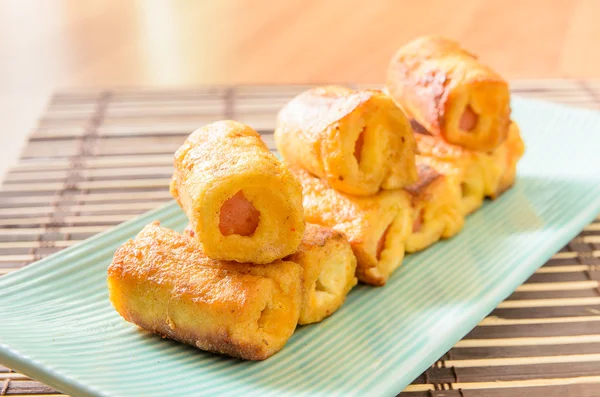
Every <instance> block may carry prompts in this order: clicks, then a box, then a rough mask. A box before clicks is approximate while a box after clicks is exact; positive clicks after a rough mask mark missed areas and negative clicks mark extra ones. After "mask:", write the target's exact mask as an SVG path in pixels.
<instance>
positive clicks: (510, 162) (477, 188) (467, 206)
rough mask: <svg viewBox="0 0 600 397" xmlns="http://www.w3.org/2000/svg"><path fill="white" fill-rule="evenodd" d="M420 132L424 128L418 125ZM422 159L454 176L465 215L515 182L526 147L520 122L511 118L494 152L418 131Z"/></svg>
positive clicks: (436, 168)
mask: <svg viewBox="0 0 600 397" xmlns="http://www.w3.org/2000/svg"><path fill="white" fill-rule="evenodd" d="M415 127H416V128H415V130H416V131H423V130H422V129H421V128H422V127H419V126H417V125H415ZM415 139H416V140H417V147H418V148H419V152H420V153H421V156H420V158H419V162H420V163H422V164H426V165H428V166H430V167H431V168H433V169H435V170H436V171H437V172H439V173H441V174H442V175H445V176H449V177H450V176H452V179H453V180H454V182H455V184H457V185H458V186H459V190H460V192H461V208H462V213H463V214H464V215H466V214H469V213H471V212H473V211H475V210H476V209H477V208H479V207H480V206H481V204H482V203H483V200H484V199H485V198H486V197H490V198H495V197H497V196H498V195H499V194H501V193H502V192H504V191H505V190H506V189H508V188H510V187H511V186H512V184H513V183H514V181H515V177H516V167H517V162H518V161H519V160H520V159H521V157H522V156H523V153H524V151H525V146H524V143H523V140H522V139H521V134H520V131H519V127H518V125H517V123H515V122H514V121H511V124H510V127H509V134H508V137H507V139H506V140H505V141H504V142H503V143H502V145H500V146H498V147H497V148H496V149H495V150H492V151H490V152H478V151H471V150H467V149H464V148H462V147H460V146H455V145H451V144H449V143H446V142H445V141H443V140H442V139H440V138H438V137H435V136H431V135H427V134H423V133H416V134H415Z"/></svg>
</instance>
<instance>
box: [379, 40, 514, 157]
mask: <svg viewBox="0 0 600 397" xmlns="http://www.w3.org/2000/svg"><path fill="white" fill-rule="evenodd" d="M483 83H485V84H486V86H488V87H496V88H497V89H501V90H503V92H508V83H507V82H506V80H505V79H503V78H502V77H501V76H500V75H499V74H498V73H496V72H495V71H493V70H492V69H491V68H489V67H488V66H487V65H484V64H482V63H481V62H480V61H479V60H478V58H477V57H476V56H475V55H473V54H472V53H470V52H468V51H466V50H465V49H463V48H462V47H461V46H460V44H458V43H457V42H455V41H452V40H449V39H446V38H443V37H438V36H425V37H420V38H418V39H415V40H413V41H411V42H409V43H408V44H406V45H405V46H403V47H401V48H400V49H399V50H398V51H397V52H396V54H395V55H394V57H393V59H392V60H391V62H390V64H389V67H388V72H387V83H386V90H387V92H388V93H389V94H390V96H391V97H392V98H393V99H394V101H395V102H396V103H397V104H398V106H399V107H401V108H402V109H403V110H404V112H405V113H406V115H407V116H408V117H409V118H413V119H416V120H417V121H418V124H413V129H415V131H416V132H421V133H425V131H428V132H429V133H430V134H432V135H441V136H443V137H444V138H445V139H449V138H448V134H447V130H446V127H445V123H446V119H447V118H448V115H447V113H448V112H449V111H450V109H451V108H452V103H453V102H452V101H454V100H455V96H456V89H457V87H459V85H462V86H464V87H473V86H476V85H481V84H483ZM507 95H508V94H507ZM507 109H508V112H507V113H506V114H504V113H499V114H498V121H497V123H498V126H497V127H494V130H493V131H494V132H491V133H490V134H489V137H486V138H485V139H484V138H481V139H480V141H478V143H476V144H475V143H469V144H468V146H469V148H470V149H476V150H490V149H493V148H494V147H496V146H498V145H499V144H500V143H502V141H503V140H504V139H505V137H506V131H507V129H508V121H509V118H510V108H507ZM419 125H420V126H423V127H424V130H423V131H421V129H420V128H419ZM496 131H497V132H496ZM452 143H454V144H463V143H464V144H465V145H466V144H467V143H466V142H452ZM471 146H472V147H471Z"/></svg>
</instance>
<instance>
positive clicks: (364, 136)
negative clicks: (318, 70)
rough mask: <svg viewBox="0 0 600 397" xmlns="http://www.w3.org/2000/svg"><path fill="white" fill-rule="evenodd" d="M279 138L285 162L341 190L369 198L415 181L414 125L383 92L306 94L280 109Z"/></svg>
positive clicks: (341, 89) (320, 90)
mask: <svg viewBox="0 0 600 397" xmlns="http://www.w3.org/2000/svg"><path fill="white" fill-rule="evenodd" d="M275 142H276V144H277V149H278V150H279V153H281V155H282V156H283V158H284V159H285V161H286V163H287V164H289V165H290V166H294V167H298V168H304V169H306V170H308V171H309V172H311V173H312V174H313V175H317V176H319V177H320V178H322V179H324V180H326V181H327V182H328V183H329V185H330V186H332V187H333V188H334V189H336V190H339V191H341V192H345V193H349V194H353V195H358V196H367V195H372V194H375V193H377V192H378V191H379V190H380V189H397V188H402V187H404V186H407V185H409V184H411V183H413V182H415V181H416V180H417V170H416V167H415V164H414V162H415V141H414V138H413V134H412V130H411V128H410V124H409V122H408V121H407V119H406V117H405V116H404V114H403V113H402V111H401V110H400V109H398V107H397V106H396V105H395V104H394V102H393V101H392V100H391V99H390V97H389V96H387V95H385V94H383V93H382V92H380V91H375V90H359V91H354V90H351V89H349V88H345V87H338V86H329V87H317V88H313V89H310V90H308V91H306V92H303V93H302V94H300V95H298V96H297V97H296V98H294V99H292V101H290V102H289V103H288V104H287V105H286V106H285V107H284V108H283V109H282V110H281V111H280V112H279V115H278V116H277V128H276V130H275Z"/></svg>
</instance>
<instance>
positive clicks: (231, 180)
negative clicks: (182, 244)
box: [171, 121, 304, 264]
mask: <svg viewBox="0 0 600 397" xmlns="http://www.w3.org/2000/svg"><path fill="white" fill-rule="evenodd" d="M174 165H175V173H174V174H173V179H172V182H171V194H172V195H173V197H174V198H175V199H176V200H177V202H178V203H179V205H180V206H181V207H182V208H183V210H184V211H185V212H186V214H187V216H188V218H189V219H190V222H191V224H192V227H193V229H194V231H195V233H196V238H198V239H199V240H200V242H202V244H203V245H204V251H205V252H206V255H208V256H209V257H211V258H214V259H221V260H233V261H238V262H247V263H258V264H261V263H269V262H272V261H274V260H276V259H280V258H283V257H285V256H286V255H289V254H291V253H293V252H295V251H296V249H297V248H298V245H299V244H300V241H301V240H302V236H303V234H304V218H303V214H302V188H301V186H300V183H299V182H298V180H297V179H296V178H295V177H294V176H293V175H292V174H291V173H290V172H289V171H288V170H287V168H286V167H284V166H283V165H282V164H281V162H280V161H279V160H278V159H277V158H276V157H275V156H274V155H273V154H272V153H271V152H270V151H269V149H268V148H267V146H266V145H265V143H264V142H263V141H262V140H261V138H260V135H259V134H258V133H257V132H256V131H254V130H253V129H252V128H250V127H248V126H246V125H244V124H241V123H237V122H235V121H219V122H216V123H213V124H209V125H207V126H205V127H203V128H200V129H198V130H196V131H194V132H193V133H192V134H191V135H190V136H189V137H188V139H187V140H186V142H185V143H184V144H183V146H181V147H180V148H179V149H178V150H177V152H176V153H175V161H174Z"/></svg>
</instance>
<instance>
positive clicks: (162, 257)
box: [108, 222, 302, 360]
mask: <svg viewBox="0 0 600 397" xmlns="http://www.w3.org/2000/svg"><path fill="white" fill-rule="evenodd" d="M301 283H302V269H301V267H300V266H299V265H297V264H295V263H292V262H288V261H276V262H274V263H272V264H269V265H253V264H243V263H235V262H226V261H218V260H213V259H210V258H208V257H206V256H205V255H204V253H203V251H202V248H201V245H200V244H199V243H198V242H196V241H195V240H194V239H192V238H190V237H189V236H187V235H181V234H179V233H176V232H174V231H172V230H169V229H165V228H162V227H160V225H159V223H158V222H153V223H152V224H150V225H148V226H146V227H145V228H144V229H143V230H142V231H141V232H140V234H139V235H138V236H137V237H136V238H135V239H134V240H129V241H128V242H126V243H125V244H124V245H123V246H121V247H120V248H119V249H118V250H117V252H116V253H115V256H114V258H113V262H112V264H111V265H110V266H109V268H108V285H109V297H110V300H111V302H112V304H113V306H114V307H115V309H116V310H117V311H118V312H119V313H120V314H121V315H122V316H123V318H125V319H126V320H128V321H131V322H133V323H135V324H137V325H138V326H140V327H142V328H145V329H147V330H149V331H152V332H156V333H158V334H160V335H162V336H165V337H169V338H171V339H175V340H178V341H181V342H184V343H189V344H191V345H194V346H197V347H199V348H201V349H203V350H207V351H211V352H216V353H221V354H227V355H230V356H233V357H239V358H242V359H246V360H263V359H265V358H267V357H269V356H271V355H273V354H274V353H276V352H277V351H278V350H280V349H281V348H282V347H283V346H284V344H285V343H286V341H287V339H288V338H289V337H290V336H291V335H292V333H293V331H294V329H295V327H296V324H297V322H298V317H299V314H300V306H301V299H302V296H301V294H302V284H301ZM274 300H275V302H277V304H278V305H281V307H280V308H275V309H273V310H276V312H274V313H273V314H272V316H271V317H270V318H269V320H268V321H269V322H268V323H265V324H264V325H262V324H257V323H256V319H260V318H262V316H263V311H264V307H263V306H262V305H264V302H266V303H267V304H270V302H272V301H274ZM263 327H264V328H263Z"/></svg>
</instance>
